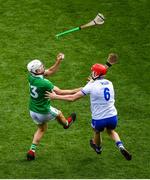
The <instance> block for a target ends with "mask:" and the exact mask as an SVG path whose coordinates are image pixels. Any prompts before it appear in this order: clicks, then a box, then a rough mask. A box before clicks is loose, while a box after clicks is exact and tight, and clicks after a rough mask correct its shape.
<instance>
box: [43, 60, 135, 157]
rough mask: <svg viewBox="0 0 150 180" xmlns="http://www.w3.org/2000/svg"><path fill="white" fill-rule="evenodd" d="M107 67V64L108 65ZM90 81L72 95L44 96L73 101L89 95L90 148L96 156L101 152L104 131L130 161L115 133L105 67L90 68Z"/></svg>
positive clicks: (115, 123) (108, 82)
mask: <svg viewBox="0 0 150 180" xmlns="http://www.w3.org/2000/svg"><path fill="white" fill-rule="evenodd" d="M108 65H109V64H108ZM91 71H92V75H91V76H92V80H91V81H90V82H88V83H87V85H86V86H84V87H83V88H82V89H81V91H79V92H77V93H75V94H73V95H58V94H56V93H55V92H52V93H49V92H47V94H46V96H47V98H50V99H60V100H67V101H75V100H77V99H79V98H81V97H84V96H85V95H88V94H89V95H90V102H91V112H92V122H91V126H92V128H93V130H94V137H93V139H91V140H90V145H91V147H92V148H93V149H94V150H95V151H96V153H97V154H101V152H102V136H101V133H102V131H104V129H106V131H107V133H108V135H109V136H110V137H111V138H112V139H113V140H114V141H115V143H116V145H117V147H118V148H119V150H120V152H121V153H122V154H123V155H124V157H125V158H126V159H127V160H131V158H132V156H131V154H130V153H129V152H128V151H127V150H126V149H125V147H124V145H123V143H122V141H121V140H120V137H119V135H118V133H117V132H116V131H115V128H116V126H117V121H118V118H117V110H116V108H115V106H114V102H115V99H114V88H113V84H112V82H111V81H109V80H107V79H105V78H104V75H105V74H106V72H107V67H106V66H104V65H102V64H94V65H93V66H92V67H91Z"/></svg>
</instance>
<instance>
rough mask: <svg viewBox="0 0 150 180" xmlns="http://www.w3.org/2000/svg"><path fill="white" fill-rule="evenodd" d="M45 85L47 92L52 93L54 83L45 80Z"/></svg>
mask: <svg viewBox="0 0 150 180" xmlns="http://www.w3.org/2000/svg"><path fill="white" fill-rule="evenodd" d="M45 82H46V83H45V84H46V86H45V87H46V90H47V91H52V90H53V89H54V85H53V84H52V82H50V81H49V80H47V79H45Z"/></svg>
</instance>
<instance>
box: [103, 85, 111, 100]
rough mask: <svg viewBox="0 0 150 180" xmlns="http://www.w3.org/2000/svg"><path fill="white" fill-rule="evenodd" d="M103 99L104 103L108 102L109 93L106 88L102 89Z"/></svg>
mask: <svg viewBox="0 0 150 180" xmlns="http://www.w3.org/2000/svg"><path fill="white" fill-rule="evenodd" d="M104 98H105V100H106V101H109V99H110V93H109V89H108V88H105V89H104Z"/></svg>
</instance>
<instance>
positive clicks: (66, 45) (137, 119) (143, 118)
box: [0, 0, 150, 179]
mask: <svg viewBox="0 0 150 180" xmlns="http://www.w3.org/2000/svg"><path fill="white" fill-rule="evenodd" d="M0 4H1V6H0V39H1V41H0V82H1V85H0V104H1V108H0V142H1V143H0V178H2V179H5V178H7V179H9V178H11V179H14V178H18V179H20V178H24V179H25V178H28V179H32V178H33V179H34V178H43V179H44V178H49V179H50V178H84V179H85V178H96V179H100V178H105V179H107V178H119V179H121V178H124V179H125V178H147V179H148V178H150V169H149V167H150V156H149V149H150V143H149V137H150V131H149V127H150V121H149V117H150V112H149V107H150V103H149V102H150V97H149V92H150V83H149V77H150V76H149V75H150V73H149V67H150V62H149V48H150V43H149V42H150V36H149V33H150V32H149V30H150V24H149V19H150V11H149V9H150V1H149V0H121V1H120V0H112V1H110V0H105V1H104V0H103V1H102V0H98V1H93V0H87V1H84V0H76V1H71V0H61V1H59V0H55V1H53V0H42V1H40V0H30V1H29V0H20V1H17V0H5V1H3V0H0ZM98 12H101V13H103V14H104V16H105V17H106V21H105V24H104V25H103V27H102V28H99V27H97V28H89V29H85V30H84V31H80V32H75V33H72V34H69V35H67V36H64V37H63V38H60V39H58V40H57V39H55V34H57V33H59V32H61V31H63V30H65V29H69V28H73V27H76V26H78V25H80V24H84V23H86V22H88V21H89V20H91V19H93V18H94V17H95V15H96V14H97V13H98ZM59 52H64V53H65V57H66V58H65V60H64V61H63V62H62V64H61V66H60V70H59V71H58V72H57V74H55V75H54V76H52V77H50V78H49V79H50V80H51V81H52V82H53V83H54V84H55V85H56V86H59V87H60V88H74V87H80V86H84V85H85V84H86V77H88V75H89V72H90V67H91V65H92V64H94V63H96V62H100V63H105V61H106V58H107V55H108V53H110V52H117V53H118V55H119V63H118V65H115V66H114V67H112V69H111V70H110V71H109V72H108V75H107V78H108V79H110V80H111V81H113V84H114V87H115V90H116V107H117V109H118V115H119V123H118V128H117V132H118V133H119V134H120V136H121V138H122V140H123V142H124V143H125V145H126V146H127V148H128V149H129V150H130V151H131V152H132V154H133V160H132V161H131V162H127V161H126V160H125V159H124V158H123V157H122V156H121V155H120V154H119V152H118V150H117V148H116V147H115V146H114V143H113V142H112V141H111V140H110V139H109V138H108V136H107V135H106V134H105V133H104V135H103V145H104V146H103V153H102V155H101V156H98V155H96V154H95V153H94V152H93V151H92V149H90V147H89V139H90V138H91V137H92V135H93V132H92V130H91V127H90V119H91V114H90V107H89V106H90V105H89V98H88V97H86V98H84V99H82V100H79V101H77V102H74V103H69V102H61V101H54V102H53V103H52V105H53V106H55V107H57V108H58V109H61V110H62V111H63V112H64V114H65V116H68V115H69V113H70V112H72V111H76V112H77V116H78V118H77V122H75V124H74V125H73V126H72V127H71V128H70V129H68V130H64V129H62V127H61V126H60V125H59V124H57V123H56V121H53V122H50V123H49V128H48V131H47V133H46V134H45V136H44V138H43V139H42V141H41V144H40V145H39V147H38V150H37V159H36V160H35V161H34V162H27V161H26V160H25V155H26V152H27V150H28V148H29V147H30V144H31V141H32V137H33V134H34V132H35V130H36V127H35V125H34V124H33V123H32V120H31V118H30V116H29V112H28V97H29V94H28V82H27V70H26V65H27V63H28V62H29V61H30V60H32V59H35V58H38V59H42V60H43V62H44V63H45V65H46V66H47V67H49V66H50V65H52V64H53V63H54V62H55V60H54V59H55V57H56V54H57V53H59Z"/></svg>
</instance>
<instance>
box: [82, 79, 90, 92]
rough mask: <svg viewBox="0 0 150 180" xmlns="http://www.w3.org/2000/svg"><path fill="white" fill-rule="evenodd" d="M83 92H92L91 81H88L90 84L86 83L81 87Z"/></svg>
mask: <svg viewBox="0 0 150 180" xmlns="http://www.w3.org/2000/svg"><path fill="white" fill-rule="evenodd" d="M81 92H82V93H83V94H84V95H87V94H90V92H91V82H88V84H86V85H85V86H84V87H83V88H82V89H81Z"/></svg>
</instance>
